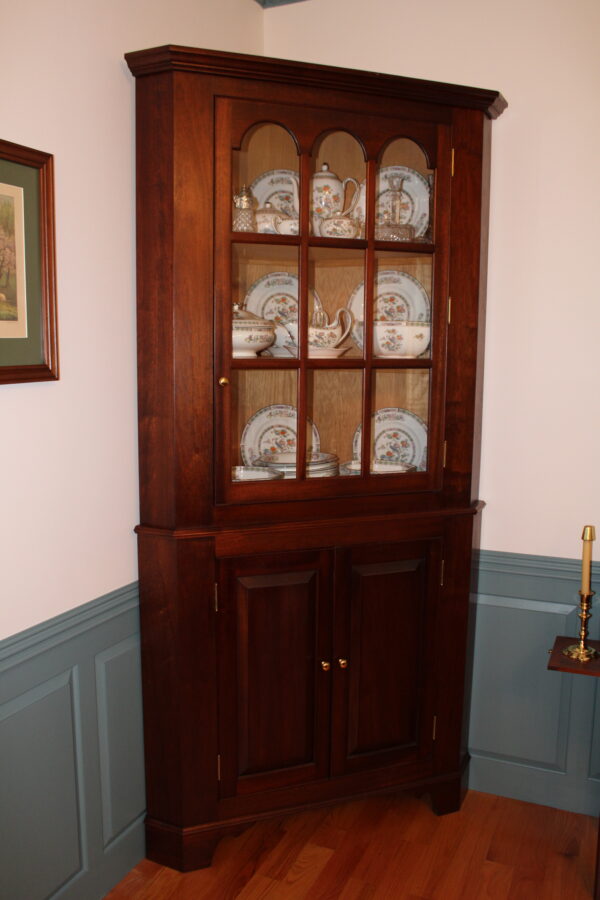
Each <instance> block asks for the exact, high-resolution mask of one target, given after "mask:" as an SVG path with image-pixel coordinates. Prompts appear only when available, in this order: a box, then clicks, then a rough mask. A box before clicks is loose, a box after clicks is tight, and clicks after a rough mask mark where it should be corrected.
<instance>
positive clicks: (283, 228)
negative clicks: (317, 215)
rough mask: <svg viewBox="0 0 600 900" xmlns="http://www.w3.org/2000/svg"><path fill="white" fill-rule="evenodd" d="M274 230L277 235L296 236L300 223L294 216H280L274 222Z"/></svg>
mask: <svg viewBox="0 0 600 900" xmlns="http://www.w3.org/2000/svg"><path fill="white" fill-rule="evenodd" d="M275 229H276V231H277V233H278V234H298V233H299V231H300V221H299V219H297V218H296V217H295V216H280V217H279V218H278V219H276V220H275Z"/></svg>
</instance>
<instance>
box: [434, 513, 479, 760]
mask: <svg viewBox="0 0 600 900" xmlns="http://www.w3.org/2000/svg"><path fill="white" fill-rule="evenodd" d="M472 540H473V517H472V516H457V517H456V518H455V519H452V520H449V521H448V523H447V525H446V533H445V538H444V578H443V582H444V583H443V586H442V588H441V603H440V605H439V614H438V618H437V622H436V626H435V634H434V636H433V641H434V646H435V667H436V671H437V673H438V675H437V696H436V699H435V710H436V717H437V729H436V741H435V751H434V752H435V767H436V771H437V772H453V771H454V772H456V771H458V770H459V767H460V765H461V764H462V763H463V762H464V760H465V758H466V747H465V733H464V725H465V706H466V704H468V702H469V701H468V697H469V684H468V681H469V679H470V675H471V672H470V667H469V666H467V657H468V656H469V650H470V648H469V612H470V604H469V594H470V574H471V544H472Z"/></svg>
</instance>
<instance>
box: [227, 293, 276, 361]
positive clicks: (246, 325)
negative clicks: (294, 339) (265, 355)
mask: <svg viewBox="0 0 600 900" xmlns="http://www.w3.org/2000/svg"><path fill="white" fill-rule="evenodd" d="M274 340H275V323H274V322H271V320H270V319H261V318H260V317H259V316H255V315H254V313H251V312H248V310H247V309H240V306H239V304H237V303H234V304H233V314H232V317H231V341H232V355H233V358H234V359H248V358H250V357H253V356H256V355H257V354H258V353H260V352H261V350H266V349H267V347H270V346H271V344H272V343H273V341H274Z"/></svg>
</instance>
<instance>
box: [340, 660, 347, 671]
mask: <svg viewBox="0 0 600 900" xmlns="http://www.w3.org/2000/svg"><path fill="white" fill-rule="evenodd" d="M338 665H339V667H340V669H347V668H348V660H347V659H338Z"/></svg>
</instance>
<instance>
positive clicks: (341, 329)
mask: <svg viewBox="0 0 600 900" xmlns="http://www.w3.org/2000/svg"><path fill="white" fill-rule="evenodd" d="M323 317H324V318H323V319H322V320H321V321H324V322H325V324H322V325H309V327H308V355H309V356H341V354H342V353H343V352H344V350H345V348H342V347H340V344H343V342H344V341H345V340H346V338H347V337H348V335H349V334H350V329H351V328H352V323H353V316H352V313H351V312H350V310H349V309H346V307H345V306H343V307H342V308H341V309H338V311H337V313H336V315H335V318H334V320H333V322H332V323H331V324H330V323H329V318H328V316H327V313H325V312H323ZM344 320H345V324H344Z"/></svg>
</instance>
